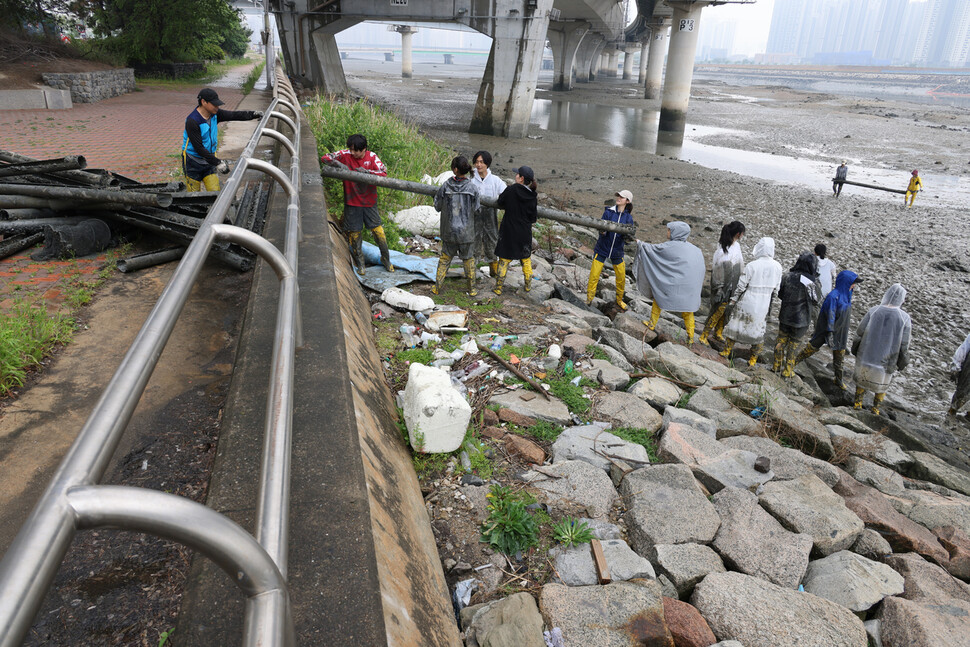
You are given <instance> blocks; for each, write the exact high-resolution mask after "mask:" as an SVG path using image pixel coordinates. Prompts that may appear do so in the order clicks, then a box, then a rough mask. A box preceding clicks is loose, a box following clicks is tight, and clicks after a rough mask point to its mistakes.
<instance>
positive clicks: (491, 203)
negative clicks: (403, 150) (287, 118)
mask: <svg viewBox="0 0 970 647" xmlns="http://www.w3.org/2000/svg"><path fill="white" fill-rule="evenodd" d="M320 174H321V175H323V176H324V177H331V178H334V179H336V180H349V181H350V182H356V183H358V184H373V185H376V186H382V187H384V188H387V189H396V190H398V191H408V192H409V193H420V194H423V195H434V194H435V193H437V192H438V188H439V187H436V186H434V185H432V184H422V183H421V182H412V181H410V180H399V179H397V178H392V177H381V176H380V175H371V174H369V173H360V172H358V171H348V170H344V169H342V168H335V167H333V166H323V167H322V168H321V169H320ZM481 203H482V204H483V205H485V206H486V207H498V204H497V203H496V201H495V200H493V199H491V198H481ZM538 212H539V217H540V218H545V219H547V220H555V221H557V222H565V223H569V224H572V225H580V226H582V227H589V228H590V229H599V230H600V231H612V232H615V233H618V234H624V235H626V236H635V235H636V232H637V228H636V226H635V225H621V224H618V223H615V222H610V221H608V220H598V219H595V218H590V217H589V216H584V215H581V214H578V213H570V212H568V211H559V210H558V209H550V208H549V207H539V209H538Z"/></svg>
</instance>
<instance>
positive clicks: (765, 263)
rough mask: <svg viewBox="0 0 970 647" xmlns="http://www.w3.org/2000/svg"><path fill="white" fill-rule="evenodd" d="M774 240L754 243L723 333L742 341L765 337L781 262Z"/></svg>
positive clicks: (776, 289) (753, 341)
mask: <svg viewBox="0 0 970 647" xmlns="http://www.w3.org/2000/svg"><path fill="white" fill-rule="evenodd" d="M774 256H775V240H774V239H773V238H767V237H765V238H762V239H761V240H759V241H758V244H757V245H755V246H754V260H753V261H751V262H750V263H748V264H747V265H746V266H745V267H744V271H743V272H742V273H741V279H740V280H739V281H738V287H737V289H736V290H735V291H734V296H732V297H731V305H732V306H733V307H734V310H733V311H732V312H731V318H730V319H729V320H728V324H727V326H726V327H725V328H724V336H725V337H727V338H728V339H733V340H734V341H736V342H739V343H742V344H760V343H761V342H763V341H764V339H765V319H766V318H767V317H768V310H769V309H771V299H772V297H774V296H775V295H777V294H778V290H779V288H781V273H782V269H781V264H780V263H779V262H778V261H776V260H775V259H774Z"/></svg>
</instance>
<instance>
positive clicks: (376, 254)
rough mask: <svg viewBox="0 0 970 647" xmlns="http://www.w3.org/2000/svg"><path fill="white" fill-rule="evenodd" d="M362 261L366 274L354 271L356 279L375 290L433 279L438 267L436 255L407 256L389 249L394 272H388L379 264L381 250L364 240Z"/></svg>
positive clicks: (381, 290)
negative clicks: (425, 256)
mask: <svg viewBox="0 0 970 647" xmlns="http://www.w3.org/2000/svg"><path fill="white" fill-rule="evenodd" d="M362 247H363V252H364V263H365V265H367V274H365V275H364V276H361V275H360V274H357V273H356V272H354V276H356V277H357V280H358V281H360V282H361V283H362V284H364V286H365V287H368V288H370V289H371V290H376V291H377V292H383V291H384V290H386V289H387V288H393V287H397V286H399V285H406V284H408V283H412V282H413V281H434V280H435V274H436V272H437V269H438V257H437V256H432V257H430V258H421V257H420V256H408V255H407V254H403V253H401V252H396V251H394V250H391V264H392V265H393V266H394V270H395V271H394V272H388V271H387V270H385V269H384V266H383V265H381V250H380V249H378V248H377V245H372V244H371V243H368V242H366V241H365V242H364V243H363V245H362Z"/></svg>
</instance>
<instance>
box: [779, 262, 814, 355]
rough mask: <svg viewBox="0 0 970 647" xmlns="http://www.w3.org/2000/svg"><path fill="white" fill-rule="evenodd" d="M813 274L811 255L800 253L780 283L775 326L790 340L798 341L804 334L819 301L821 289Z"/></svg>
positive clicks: (810, 323)
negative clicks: (776, 324)
mask: <svg viewBox="0 0 970 647" xmlns="http://www.w3.org/2000/svg"><path fill="white" fill-rule="evenodd" d="M815 274H816V256H815V254H812V253H811V252H803V253H802V254H801V255H800V256H799V257H798V260H797V261H796V262H795V265H794V267H792V268H791V270H790V271H789V272H788V273H787V274H785V277H784V278H783V279H782V281H781V290H779V292H778V296H779V298H780V299H781V308H780V309H779V311H778V327H779V330H781V331H782V332H785V333H787V334H788V336H789V337H790V338H793V339H799V338H801V337H802V336H803V335H804V334H805V333H806V332H808V327H809V326H811V325H812V321H813V320H814V319H815V316H816V314H817V312H818V306H819V304H820V303H821V302H822V297H821V291H822V288H821V286H819V284H818V282H817V281H816V280H815Z"/></svg>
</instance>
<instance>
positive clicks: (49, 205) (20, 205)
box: [0, 195, 129, 211]
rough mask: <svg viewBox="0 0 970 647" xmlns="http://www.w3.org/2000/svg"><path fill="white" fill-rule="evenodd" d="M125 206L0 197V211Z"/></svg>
mask: <svg viewBox="0 0 970 647" xmlns="http://www.w3.org/2000/svg"><path fill="white" fill-rule="evenodd" d="M128 208H129V205H126V204H117V203H114V204H108V203H104V202H74V201H72V200H50V199H48V198H35V197H33V196H29V195H0V209H50V210H51V211H91V210H97V209H126V210H127V209H128Z"/></svg>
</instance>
